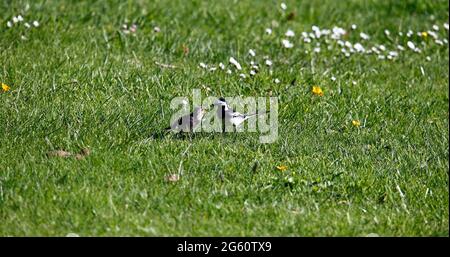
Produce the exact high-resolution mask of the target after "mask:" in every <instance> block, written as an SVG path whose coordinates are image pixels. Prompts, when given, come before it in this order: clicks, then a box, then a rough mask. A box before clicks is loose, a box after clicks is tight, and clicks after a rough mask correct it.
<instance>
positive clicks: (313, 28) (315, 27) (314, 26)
mask: <svg viewBox="0 0 450 257" xmlns="http://www.w3.org/2000/svg"><path fill="white" fill-rule="evenodd" d="M311 29H312V30H313V31H314V32H316V31H320V29H319V27H317V26H316V25H313V26H312V27H311Z"/></svg>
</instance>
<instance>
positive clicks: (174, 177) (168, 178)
mask: <svg viewBox="0 0 450 257" xmlns="http://www.w3.org/2000/svg"><path fill="white" fill-rule="evenodd" d="M165 179H166V181H168V182H177V181H178V180H180V176H178V175H177V174H171V175H168V176H166V177H165Z"/></svg>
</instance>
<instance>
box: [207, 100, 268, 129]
mask: <svg viewBox="0 0 450 257" xmlns="http://www.w3.org/2000/svg"><path fill="white" fill-rule="evenodd" d="M213 106H218V107H219V108H217V112H216V114H217V117H218V118H219V119H221V120H222V132H225V125H226V124H232V125H233V127H234V128H236V127H237V126H239V125H241V124H242V123H243V122H244V121H246V120H248V119H249V118H251V117H253V116H257V115H260V114H265V113H267V112H262V113H259V112H256V113H252V114H242V113H239V112H237V111H235V110H234V109H233V108H231V107H230V106H229V105H228V103H227V102H226V101H225V98H223V97H220V98H219V99H218V100H217V101H215V102H214V104H213Z"/></svg>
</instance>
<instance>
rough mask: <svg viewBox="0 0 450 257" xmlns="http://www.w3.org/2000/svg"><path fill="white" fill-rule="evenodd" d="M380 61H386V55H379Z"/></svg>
mask: <svg viewBox="0 0 450 257" xmlns="http://www.w3.org/2000/svg"><path fill="white" fill-rule="evenodd" d="M378 59H380V60H384V59H386V56H384V55H382V54H380V55H378Z"/></svg>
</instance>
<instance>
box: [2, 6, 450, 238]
mask: <svg viewBox="0 0 450 257" xmlns="http://www.w3.org/2000/svg"><path fill="white" fill-rule="evenodd" d="M27 3H28V4H27ZM285 3H286V5H287V9H286V10H283V9H282V8H281V7H280V4H281V1H231V0H230V1H192V2H191V1H184V0H176V1H144V0H140V1H112V0H110V1H96V2H93V1H69V0H64V1H57V0H47V1H43V0H37V1H22V0H18V1H8V0H2V1H0V14H1V15H0V62H1V64H0V82H1V83H5V85H8V86H9V87H10V90H8V91H6V90H3V91H6V92H3V93H0V132H1V133H0V153H1V156H2V157H1V158H0V235H1V236H10V235H13V236H65V235H67V234H68V233H76V234H78V235H80V236H119V235H120V236H121V235H127V236H128V235H138V236H174V235H178V236H262V235H264V236H366V235H367V234H370V233H376V234H378V235H380V236H449V159H448V158H449V132H448V128H449V112H448V108H449V84H448V81H449V76H448V74H449V73H448V69H449V59H448V54H449V47H448V41H447V40H448V25H447V29H446V28H444V25H443V24H444V23H448V18H449V6H448V2H447V1H446V0H442V1H440V0H439V1H438V0H436V1H427V0H405V1H397V0H390V1H375V0H370V1H359V0H350V1H331V0H329V1H285ZM17 15H22V17H23V19H24V20H23V21H18V22H17V23H14V21H12V20H13V17H15V16H17ZM34 20H36V21H38V22H39V26H38V27H35V26H34V25H33V24H32V22H33V21H34ZM8 21H10V23H8ZM25 22H28V23H29V24H30V26H31V28H27V27H26V26H25ZM125 23H126V24H128V26H131V25H132V24H136V25H137V29H136V31H135V32H129V31H128V33H127V31H125V29H123V27H122V25H123V24H125ZM352 24H356V25H357V28H356V29H352V28H351V26H352ZM8 25H11V28H10V27H8ZM36 25H37V24H36ZM313 25H316V26H318V27H319V28H320V29H329V30H332V29H333V27H335V26H336V27H341V28H343V29H345V31H346V34H345V35H342V36H341V39H340V40H342V42H341V43H345V41H349V42H351V43H352V44H355V43H357V42H359V43H361V45H363V46H364V48H365V51H368V50H370V49H371V48H372V47H377V46H379V45H383V46H384V47H385V48H386V49H385V50H383V47H377V48H376V51H379V52H380V53H379V54H375V53H372V54H368V53H367V52H366V53H358V52H355V53H350V54H349V57H346V56H345V54H344V53H343V52H342V51H341V49H342V48H346V47H347V46H345V45H344V46H341V45H340V44H341V43H339V42H338V40H335V39H332V38H330V36H331V35H324V36H322V37H321V38H320V39H312V42H311V43H307V42H304V39H303V37H302V32H303V31H305V32H307V33H313V31H312V26H313ZM433 25H437V26H438V30H437V31H436V30H435V29H433ZM155 27H158V28H159V29H160V31H159V32H157V31H155ZM266 28H271V29H272V34H270V35H269V34H267V33H266V32H265V29H266ZM288 29H291V30H292V31H293V32H295V36H294V37H286V36H285V35H284V34H285V32H286V31H287V30H288ZM386 29H388V30H389V32H390V34H389V35H386V34H385V30H386ZM408 30H411V31H413V35H411V37H408V36H407V32H408ZM423 31H430V32H432V33H429V32H427V33H424V34H421V33H420V35H418V34H417V33H418V32H423ZM361 32H364V33H366V34H367V35H369V36H370V38H369V39H368V40H363V39H361V37H360V33H361ZM399 32H402V35H399ZM435 36H436V37H437V38H438V40H440V42H439V41H438V42H436V40H435V38H434V37H435ZM282 39H288V40H289V41H290V42H291V43H293V45H294V46H293V47H292V48H284V47H283V45H282V44H281V40H282ZM408 41H411V42H412V43H413V44H414V46H415V47H418V48H420V53H417V52H414V51H413V50H412V49H410V48H409V47H408V44H407V42H408ZM317 43H320V52H318V53H317V52H314V48H316V47H317V46H318V45H317ZM440 43H442V45H441V44H440ZM397 45H401V46H403V47H404V48H405V49H404V50H403V51H402V50H399V49H397ZM249 49H254V50H255V52H256V56H255V57H251V56H250V55H249V54H248V51H249ZM346 49H349V48H348V47H347V48H346ZM348 51H349V50H348ZM389 51H395V52H397V54H398V56H396V57H395V56H394V57H393V58H392V59H388V58H387V57H388V56H389ZM379 55H382V56H383V57H384V58H385V59H380V58H383V57H379ZM231 56H233V57H234V58H236V60H238V61H239V62H240V64H241V65H242V66H243V70H242V71H240V72H238V71H236V69H235V68H233V67H232V66H231V65H229V64H228V60H229V58H230V57H231ZM265 56H268V57H269V59H270V60H271V61H272V62H273V65H272V66H270V67H268V66H266V65H265V64H264V61H265V59H264V57H265ZM389 58H391V57H389ZM251 60H254V61H255V62H257V63H259V67H260V70H259V72H258V73H257V74H256V76H249V72H250V64H249V63H250V61H251ZM155 62H157V63H162V64H170V65H174V66H176V68H170V67H162V66H161V65H158V64H156V63H155ZM201 62H203V63H205V64H206V65H208V67H212V66H214V67H218V64H219V63H220V62H223V63H224V64H225V65H226V66H227V67H226V69H230V70H231V71H232V74H227V73H226V70H225V71H223V70H221V69H220V68H218V69H217V70H215V71H209V70H208V69H204V68H201V67H200V66H199V64H200V63H201ZM239 73H243V74H245V75H246V78H241V77H240V76H239ZM332 77H334V78H335V80H332ZM275 79H279V80H280V83H275V82H274V80H275ZM294 79H296V81H295V83H293V85H291V81H293V80H294ZM316 85H317V86H319V87H320V88H321V89H322V90H323V92H324V95H323V96H319V95H314V94H313V93H312V91H311V89H312V86H316ZM195 88H198V89H201V90H202V94H203V96H204V97H206V96H236V95H241V96H254V97H256V96H268V95H269V94H270V92H271V94H272V96H276V97H278V102H279V111H278V115H279V118H278V121H279V137H278V140H277V141H276V142H275V143H272V144H261V143H259V135H258V134H257V133H238V134H234V135H233V134H228V133H227V134H225V135H221V134H220V133H199V134H195V136H191V138H189V137H176V136H171V135H165V136H161V137H153V136H152V135H153V134H155V133H158V132H159V131H161V130H162V129H163V128H165V127H167V125H168V124H169V119H170V117H171V114H172V113H173V112H174V110H171V109H170V101H171V100H172V98H174V97H176V96H191V95H192V89H195ZM208 88H209V89H210V90H208ZM0 91H2V89H0ZM352 121H360V123H361V125H360V126H354V125H353V124H352ZM83 148H89V149H90V151H91V153H90V155H87V156H85V158H82V159H81V160H78V159H76V158H72V157H71V158H60V157H51V156H50V157H48V156H47V153H48V152H49V151H53V150H59V149H64V150H66V151H70V152H79V151H80V150H81V149H83ZM280 165H284V166H287V170H284V171H280V170H278V169H277V168H276V166H280ZM170 174H181V176H180V178H179V180H178V181H176V182H170V181H167V180H166V177H167V176H168V175H170Z"/></svg>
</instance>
